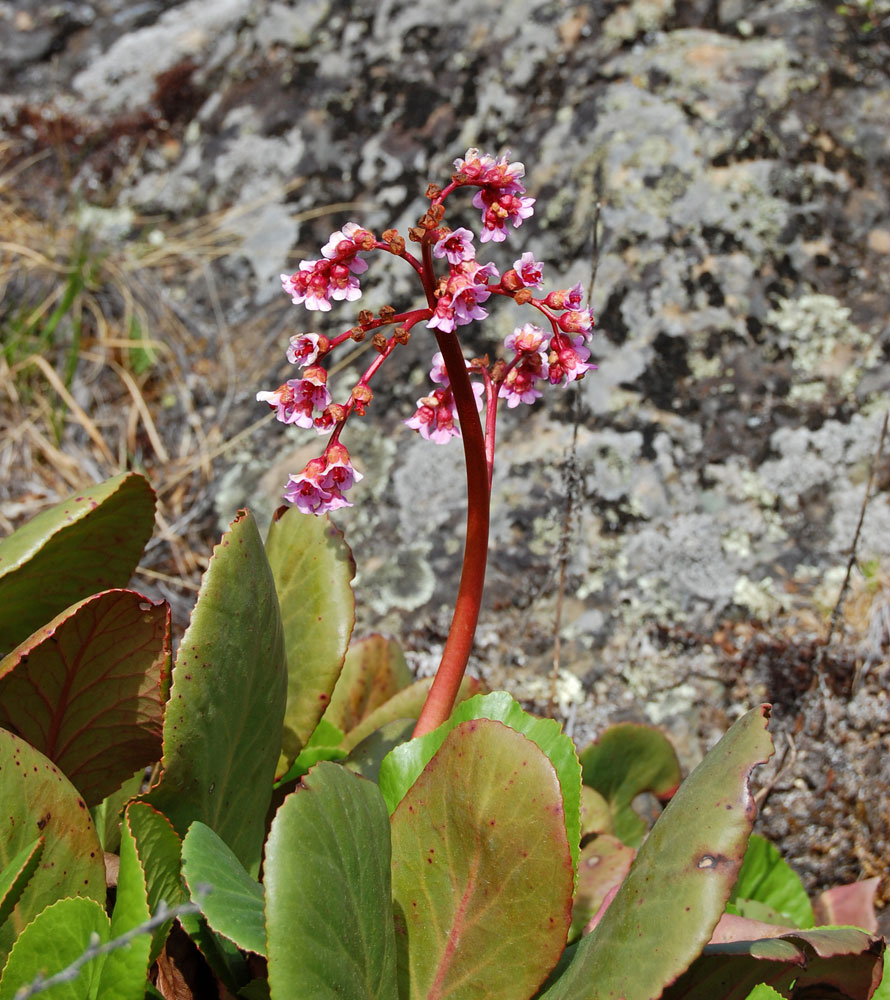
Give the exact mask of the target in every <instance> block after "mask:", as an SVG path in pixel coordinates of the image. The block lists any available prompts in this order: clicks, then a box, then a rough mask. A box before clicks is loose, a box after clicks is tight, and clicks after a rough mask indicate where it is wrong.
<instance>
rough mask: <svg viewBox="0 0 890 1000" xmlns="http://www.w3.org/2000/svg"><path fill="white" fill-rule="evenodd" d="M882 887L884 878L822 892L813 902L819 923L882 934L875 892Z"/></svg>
mask: <svg viewBox="0 0 890 1000" xmlns="http://www.w3.org/2000/svg"><path fill="white" fill-rule="evenodd" d="M880 884H881V877H880V875H875V877H874V878H866V879H863V880H862V881H861V882H854V883H853V884H852V885H836V886H834V887H833V888H831V889H826V890H825V891H824V892H820V893H819V895H818V896H817V897H816V898H815V899H814V900H813V914H814V915H815V918H816V923H817V924H849V925H850V926H852V927H861V928H862V929H863V930H864V931H868V933H869V934H877V933H878V918H877V917H876V916H875V893H876V892H877V891H878V886H879V885H880Z"/></svg>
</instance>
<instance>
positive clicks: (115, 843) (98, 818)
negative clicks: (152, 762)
mask: <svg viewBox="0 0 890 1000" xmlns="http://www.w3.org/2000/svg"><path fill="white" fill-rule="evenodd" d="M144 780H145V768H144V767H140V768H139V770H138V771H136V773H135V774H132V775H130V777H129V778H127V780H126V781H125V782H123V784H121V786H120V787H119V788H116V789H115V790H114V791H113V792H112V793H111V794H110V795H106V796H105V798H104V799H102V801H101V802H100V803H99V804H98V805H96V806H93V807H92V808H91V809H90V815H91V816H92V817H93V824H94V826H95V827H96V833H97V834H98V835H99V843H100V844H101V845H102V850H103V851H110V852H111V853H115V852H116V851H117V849H118V847H119V846H120V842H121V813H122V811H123V808H124V806H125V805H126V804H127V803H128V802H129V801H130V799H132V798H135V797H136V796H137V795H138V794H139V792H140V791H141V790H142V782H143V781H144Z"/></svg>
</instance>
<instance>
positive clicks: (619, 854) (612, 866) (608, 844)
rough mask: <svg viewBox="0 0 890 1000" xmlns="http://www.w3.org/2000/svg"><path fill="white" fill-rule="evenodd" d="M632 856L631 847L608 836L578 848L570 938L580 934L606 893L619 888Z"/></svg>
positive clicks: (602, 836) (599, 837) (633, 853)
mask: <svg viewBox="0 0 890 1000" xmlns="http://www.w3.org/2000/svg"><path fill="white" fill-rule="evenodd" d="M635 854H636V851H635V850H634V849H633V848H632V847H628V846H627V845H626V844H623V843H622V842H621V841H620V840H619V839H618V838H617V837H613V836H612V835H611V834H608V833H603V834H600V835H599V836H598V837H595V838H594V839H593V840H591V841H590V842H589V843H588V844H585V845H584V847H582V848H581V860H580V862H579V864H578V886H577V888H576V890H575V902H574V904H573V906H572V929H571V931H570V932H569V937H570V938H575V937H578V936H579V935H580V934H581V933H582V931H583V930H584V928H585V927H586V926H587V924H588V923H589V922H590V920H591V918H593V917H594V916H596V913H597V911H598V910H599V908H600V906H602V904H603V903H604V902H605V899H606V896H608V894H609V892H610V891H611V890H612V889H615V888H616V887H617V886H619V885H621V883H622V882H623V881H624V879H625V877H626V875H627V873H628V872H629V871H630V866H631V862H632V861H633V859H634V855H635Z"/></svg>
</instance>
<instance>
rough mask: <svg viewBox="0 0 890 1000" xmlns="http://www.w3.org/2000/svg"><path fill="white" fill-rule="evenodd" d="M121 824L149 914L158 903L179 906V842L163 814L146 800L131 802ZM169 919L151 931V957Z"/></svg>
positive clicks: (158, 950) (157, 951)
mask: <svg viewBox="0 0 890 1000" xmlns="http://www.w3.org/2000/svg"><path fill="white" fill-rule="evenodd" d="M124 823H125V825H126V827H127V829H128V830H129V832H130V835H131V836H132V838H133V844H134V846H135V848H136V854H137V856H138V857H139V863H140V865H141V867H142V871H143V872H144V874H145V889H146V895H147V899H148V908H149V911H150V912H151V915H152V916H154V915H155V914H156V913H157V912H158V907H159V906H160V904H161V903H162V902H163V903H166V904H167V906H169V907H173V906H178V905H179V904H180V903H181V902H182V901H183V891H182V879H181V877H180V851H181V843H180V840H179V837H178V836H177V835H176V831H175V830H174V829H173V827H172V826H171V825H170V821H169V820H168V819H167V818H166V816H162V815H161V813H159V812H158V811H157V809H154V808H152V807H151V806H150V805H148V804H147V803H145V802H131V803H130V805H129V806H127V810H126V812H125V813H124ZM171 923H172V920H171V921H169V922H166V923H164V924H162V925H161V926H160V927H158V928H156V929H155V931H154V933H153V934H152V944H151V954H150V959H151V961H154V960H155V959H156V958H157V957H158V955H159V954H160V951H161V948H162V947H163V945H164V940H165V938H166V936H167V933H168V931H169V930H170V924H171Z"/></svg>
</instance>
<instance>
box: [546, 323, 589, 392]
mask: <svg viewBox="0 0 890 1000" xmlns="http://www.w3.org/2000/svg"><path fill="white" fill-rule="evenodd" d="M589 357H590V350H589V349H588V348H587V347H585V346H584V334H579V335H578V336H577V337H574V338H572V337H566V336H565V335H564V334H557V335H555V336H554V337H553V339H552V340H551V341H550V353H549V355H548V357H547V367H548V371H547V377H548V380H549V381H550V384H551V385H557V384H558V383H559V382H562V381H563V379H565V382H566V384H567V385H568V383H569V382H574V381H575V380H576V379H579V378H581V377H582V376H583V375H584V373H585V372H588V371H591V370H592V369H595V368H596V365H591V364H588V362H587V359H588V358H589Z"/></svg>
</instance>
